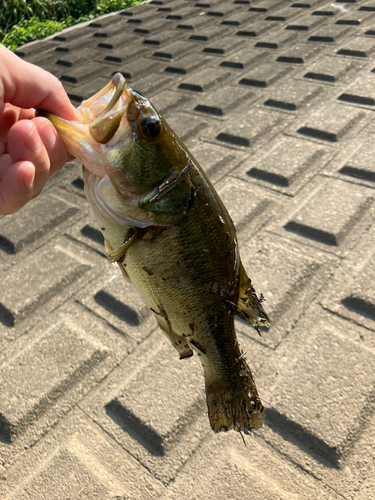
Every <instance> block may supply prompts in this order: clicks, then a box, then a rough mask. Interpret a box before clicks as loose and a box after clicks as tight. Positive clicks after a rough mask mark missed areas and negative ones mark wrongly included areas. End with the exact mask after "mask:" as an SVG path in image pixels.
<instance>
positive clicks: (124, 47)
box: [0, 0, 375, 500]
mask: <svg viewBox="0 0 375 500" xmlns="http://www.w3.org/2000/svg"><path fill="white" fill-rule="evenodd" d="M374 23H375V2H374V1H369V0H365V1H362V0H357V1H355V0H352V1H350V2H349V1H348V2H342V1H337V2H336V3H332V1H324V0H323V1H322V0H306V1H304V2H292V1H290V2H285V1H274V0H265V1H248V0H234V1H233V0H229V1H224V0H207V1H206V0H205V1H202V2H199V1H196V0H193V1H190V0H152V1H151V2H150V3H148V4H146V5H142V6H139V7H136V8H134V9H129V10H126V11H123V12H119V13H116V14H113V15H110V16H105V17H103V18H99V19H96V20H94V21H92V22H90V23H86V24H85V25H83V26H78V27H75V28H73V29H70V30H68V31H66V32H62V33H59V34H57V35H55V36H53V37H50V38H49V39H48V40H43V41H39V42H36V43H33V44H30V45H27V46H25V47H21V48H20V49H19V50H18V51H17V54H18V55H19V56H20V57H23V58H24V59H26V60H28V61H30V62H33V63H34V64H39V65H41V66H42V67H44V68H45V69H47V70H49V71H50V72H52V73H54V74H55V75H56V76H58V77H59V78H60V79H61V81H62V82H63V85H64V87H65V88H66V91H67V93H68V95H69V96H70V98H71V100H72V102H73V103H74V104H76V105H78V104H79V103H80V101H81V100H82V99H84V98H87V97H89V96H90V95H92V94H93V93H94V92H95V91H97V90H99V89H100V88H102V87H103V86H104V85H105V84H106V83H107V82H108V81H109V79H110V78H111V76H112V75H113V74H114V73H115V72H117V71H121V72H122V73H123V74H124V75H125V77H126V78H127V80H128V82H129V85H130V86H131V87H132V88H134V89H135V90H137V91H139V92H141V93H143V94H145V95H146V96H147V97H149V98H151V99H152V100H153V102H154V103H155V105H156V106H157V108H158V109H160V110H161V111H162V112H163V114H164V115H165V117H166V118H167V120H168V122H169V123H170V124H171V126H172V127H173V128H174V129H175V130H176V132H177V133H178V134H179V135H180V136H181V137H182V138H183V140H184V141H185V142H186V144H187V145H188V147H189V148H190V149H191V151H192V152H193V154H194V155H195V156H196V158H197V159H198V161H199V162H200V163H201V164H202V167H203V169H204V170H205V171H206V172H207V173H208V175H209V176H210V178H211V180H212V181H213V183H214V184H215V186H216V189H217V190H218V192H219V193H220V195H221V196H222V198H223V200H224V202H225V203H226V205H227V207H228V209H229V212H230V213H231V215H232V218H233V220H234V222H235V224H236V226H237V231H238V238H239V243H240V251H241V255H242V260H243V263H244V265H245V267H246V269H247V270H248V272H249V275H250V277H251V278H252V280H253V283H254V285H255V288H256V289H257V291H258V292H259V293H260V292H262V293H263V294H264V296H265V298H266V304H265V305H266V306H267V312H268V313H269V315H270V317H271V321H272V326H271V328H270V329H269V330H268V331H262V336H261V337H259V336H258V334H257V333H256V332H255V331H254V330H252V329H251V328H250V327H248V326H246V325H245V324H244V323H241V322H239V321H238V322H237V331H238V335H239V338H240V342H241V345H242V347H243V349H244V350H245V351H247V357H248V359H249V362H250V364H251V366H252V367H253V368H254V373H255V378H256V382H257V386H258V389H259V393H260V396H261V397H262V398H264V400H265V403H264V404H265V406H266V423H265V425H264V427H263V429H262V430H260V431H257V432H256V433H254V434H253V435H251V436H250V437H247V438H246V442H247V447H245V446H244V445H243V443H242V440H241V437H240V436H239V435H237V434H236V433H234V432H231V433H228V434H222V435H214V434H213V433H212V432H211V430H210V428H209V423H208V419H207V415H206V405H205V400H204V389H203V385H204V384H203V376H202V373H201V368H200V366H199V364H198V362H197V360H196V359H195V357H194V358H192V359H190V360H188V361H185V362H181V361H179V360H178V359H177V356H176V353H175V352H174V350H173V348H172V346H171V345H169V344H168V342H167V341H166V340H165V339H164V337H163V336H162V335H161V333H160V332H159V331H158V329H157V328H156V324H155V321H154V319H153V317H152V315H151V314H150V312H149V311H148V309H147V308H146V307H145V306H144V305H143V303H142V302H141V301H140V299H139V298H138V296H137V294H136V292H135V291H134V290H133V289H132V287H131V286H130V285H129V284H128V283H126V282H125V281H124V280H123V278H122V276H121V274H120V273H119V271H118V270H117V269H116V268H115V267H112V266H110V265H109V263H108V262H107V260H106V258H105V255H104V248H103V244H102V237H101V234H100V232H99V231H98V228H97V227H96V225H95V222H94V220H93V218H92V216H91V214H90V213H89V208H88V205H87V203H86V201H85V199H84V195H83V181H82V178H81V176H80V170H79V166H78V165H75V164H70V165H67V166H65V167H64V169H63V170H62V171H61V172H60V173H59V174H58V175H57V176H56V178H54V179H53V180H52V181H51V182H50V184H49V185H47V186H46V188H45V190H44V192H43V193H42V194H41V195H40V196H39V197H38V198H37V199H36V200H34V201H32V202H31V203H29V204H28V205H27V206H26V207H25V208H23V209H22V210H21V211H20V212H18V213H16V214H14V215H12V216H7V217H3V218H2V219H1V220H0V273H1V283H2V286H1V290H0V499H1V500H5V499H7V500H21V499H22V500H23V499H25V500H26V499H28V500H47V499H48V500H53V499H56V500H68V499H69V500H70V499H73V498H74V499H76V498H77V499H81V498H82V499H87V500H93V499H98V500H99V499H100V500H107V499H112V500H113V499H116V500H124V499H131V500H136V499H142V500H146V499H156V498H158V499H159V498H162V499H165V500H167V499H170V500H172V499H176V500H177V499H178V500H180V499H188V500H193V499H197V500H198V499H199V500H201V499H204V500H206V499H207V500H224V499H225V500H228V499H236V500H237V499H239V498H253V499H264V500H276V499H285V500H289V499H292V498H293V499H299V498H306V499H315V498H319V499H320V498H321V499H350V500H367V499H373V498H375V480H374V477H375V465H374V464H375V432H374V429H375V411H374V410H375V375H374V374H375V271H374V269H375V257H374V255H375V254H374V248H375V205H374V199H375V146H374V144H375V141H374V140H375V137H374V134H375V124H374V106H375V80H374V78H375V76H374V72H375V69H374V68H375V62H374V56H375V31H374Z"/></svg>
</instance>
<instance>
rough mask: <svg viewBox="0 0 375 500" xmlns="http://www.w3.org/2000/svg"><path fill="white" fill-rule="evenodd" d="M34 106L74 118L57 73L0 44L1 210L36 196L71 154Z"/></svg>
mask: <svg viewBox="0 0 375 500" xmlns="http://www.w3.org/2000/svg"><path fill="white" fill-rule="evenodd" d="M35 109H43V110H45V111H49V112H51V113H53V114H55V115H57V116H60V117H61V118H65V119H67V120H75V119H77V116H76V112H75V108H74V107H73V106H72V104H71V103H70V101H69V98H68V96H67V95H66V93H65V90H64V88H63V86H62V85H61V83H60V82H59V80H58V79H57V78H56V77H54V76H53V75H51V74H50V73H48V72H47V71H45V70H43V69H42V68H39V67H38V66H34V65H33V64H29V63H27V62H25V61H23V60H22V59H20V58H19V57H17V56H16V55H15V54H13V53H12V52H10V51H9V50H7V49H6V48H5V47H3V46H2V45H0V215H8V214H12V213H14V212H16V211H17V210H19V209H20V208H22V207H23V206H24V205H25V204H26V203H27V202H28V201H30V200H31V199H33V198H35V197H36V196H38V194H39V193H40V192H41V191H42V189H43V186H44V185H45V183H46V182H47V181H48V180H49V179H50V178H51V177H53V176H54V175H55V174H56V173H57V172H58V171H59V170H60V169H61V167H62V166H63V165H64V164H65V162H66V161H68V160H71V159H72V157H71V156H69V154H68V152H67V151H66V149H65V146H64V144H63V142H62V141H61V139H60V138H59V136H58V135H57V132H56V130H55V128H54V127H53V125H52V124H51V122H50V121H49V120H47V119H46V118H43V117H41V116H37V117H36V116H35Z"/></svg>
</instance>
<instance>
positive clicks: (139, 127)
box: [41, 73, 269, 433]
mask: <svg viewBox="0 0 375 500" xmlns="http://www.w3.org/2000/svg"><path fill="white" fill-rule="evenodd" d="M41 113H42V114H44V115H45V116H47V118H49V119H50V120H51V121H52V123H53V124H54V126H55V127H56V129H57V131H58V133H59V135H60V136H61V138H62V140H63V141H64V143H65V145H66V147H67V149H68V151H69V153H70V154H72V155H73V156H75V157H76V158H78V159H79V160H80V161H81V162H82V164H83V165H84V167H83V177H84V181H85V193H86V196H87V199H88V201H89V202H90V204H91V207H92V210H93V213H94V215H95V218H96V220H97V223H98V225H99V227H100V228H101V231H102V233H103V236H104V238H105V246H106V250H107V256H108V259H109V260H110V261H111V262H117V263H118V265H119V267H120V269H121V270H122V272H123V274H124V277H125V278H126V279H127V280H128V281H130V282H131V283H132V284H133V285H134V286H135V288H136V289H137V291H138V293H139V294H140V296H141V298H142V299H143V301H144V302H145V304H146V305H147V306H148V307H149V309H150V310H151V311H152V312H153V314H154V316H155V319H156V321H157V323H158V325H159V327H160V329H161V330H162V332H163V333H164V334H165V336H166V337H167V338H168V339H169V340H170V342H171V343H172V344H173V346H174V347H175V348H176V350H177V352H178V354H179V356H180V359H186V358H189V357H190V356H192V355H193V353H194V352H195V353H196V354H197V355H198V356H199V359H200V361H201V363H202V367H203V371H204V379H205V388H206V397H207V406H208V416H209V420H210V425H211V428H212V429H213V431H215V432H220V431H228V430H230V429H233V430H235V431H239V432H241V431H243V432H245V433H249V432H250V431H251V430H252V429H257V428H259V427H260V426H261V425H262V423H263V420H264V408H263V405H262V403H261V401H260V398H259V396H258V392H257V389H256V386H255V383H254V379H253V376H252V374H251V371H250V368H249V366H248V363H247V361H246V359H245V356H244V355H243V353H242V352H241V349H240V346H239V344H238V341H237V337H236V333H235V328H234V315H238V316H239V317H241V318H242V319H244V320H245V321H247V322H248V323H249V324H250V325H252V326H254V327H255V328H256V329H257V328H258V327H259V326H269V318H268V316H267V314H266V313H265V311H264V310H263V307H262V305H261V301H260V300H259V299H258V297H257V295H256V293H255V290H254V288H253V286H252V284H251V281H250V279H249V278H248V276H247V275H246V272H245V270H244V268H243V266H242V264H241V259H240V256H239V251H238V243H237V238H236V232H235V228H234V225H233V222H232V220H231V218H230V216H229V214H228V212H227V210H226V208H225V207H224V205H223V203H222V202H221V200H220V198H219V196H218V194H217V193H216V191H215V189H214V188H213V186H212V185H211V183H210V181H209V180H208V179H207V177H206V176H205V174H204V172H203V171H202V169H201V168H200V166H199V165H198V163H197V161H196V160H195V159H194V157H193V156H192V155H191V153H190V152H189V151H188V149H187V148H186V146H185V145H184V144H183V143H182V142H181V140H180V139H179V138H178V137H177V136H176V134H175V133H174V132H173V130H172V129H171V128H170V127H169V126H168V124H167V123H166V121H165V120H164V119H163V118H162V117H161V116H160V114H159V113H158V112H157V111H156V110H155V108H154V107H153V106H152V104H151V103H150V101H148V100H147V99H146V98H144V97H143V96H141V95H139V94H137V93H136V92H134V91H132V90H131V89H130V88H129V87H128V86H127V84H126V82H125V80H124V78H123V77H122V75H121V74H120V73H117V74H116V75H115V76H114V77H113V79H112V81H111V82H110V83H109V84H108V85H107V86H106V87H105V88H104V89H103V90H101V91H100V92H98V93H97V94H95V95H94V96H93V97H91V98H90V99H88V100H87V101H84V102H83V103H82V105H81V106H80V107H79V108H78V113H79V114H80V116H82V119H81V121H79V122H67V121H65V120H62V119H61V118H58V117H56V116H54V115H51V114H48V113H44V112H41ZM181 383H182V384H183V383H184V381H183V380H181Z"/></svg>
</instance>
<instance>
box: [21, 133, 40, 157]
mask: <svg viewBox="0 0 375 500" xmlns="http://www.w3.org/2000/svg"><path fill="white" fill-rule="evenodd" d="M25 144H26V146H27V147H28V148H29V149H30V151H31V152H32V153H38V152H39V151H40V149H41V147H42V143H41V140H40V137H39V134H38V132H37V130H36V128H35V127H34V128H32V129H31V132H30V134H29V135H28V136H27V137H26V139H25Z"/></svg>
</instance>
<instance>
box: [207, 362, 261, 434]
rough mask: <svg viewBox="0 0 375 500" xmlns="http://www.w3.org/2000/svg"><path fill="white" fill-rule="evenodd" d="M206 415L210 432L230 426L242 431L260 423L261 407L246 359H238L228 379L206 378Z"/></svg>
mask: <svg viewBox="0 0 375 500" xmlns="http://www.w3.org/2000/svg"><path fill="white" fill-rule="evenodd" d="M206 397H207V406H208V417H209V419H210V424H211V428H212V430H213V431H214V432H221V431H229V430H231V429H233V430H235V431H237V432H241V431H243V432H244V433H245V434H249V432H250V431H251V430H253V429H258V428H259V427H261V426H262V424H263V420H264V407H263V405H262V403H261V401H260V399H259V396H258V392H257V389H256V387H255V383H254V379H253V376H252V374H251V371H250V368H249V366H248V364H247V362H246V359H245V358H244V357H243V356H241V357H240V358H239V360H238V373H237V375H236V377H233V378H232V380H230V381H228V382H223V381H216V382H213V383H210V382H208V381H207V380H206Z"/></svg>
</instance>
